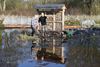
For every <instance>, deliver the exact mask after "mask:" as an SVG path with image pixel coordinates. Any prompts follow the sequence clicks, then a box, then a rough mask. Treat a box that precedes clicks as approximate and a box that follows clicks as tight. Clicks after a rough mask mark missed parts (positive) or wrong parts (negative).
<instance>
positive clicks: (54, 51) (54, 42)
mask: <svg viewBox="0 0 100 67" xmlns="http://www.w3.org/2000/svg"><path fill="white" fill-rule="evenodd" d="M55 47H56V46H55V39H53V54H54V53H55Z"/></svg>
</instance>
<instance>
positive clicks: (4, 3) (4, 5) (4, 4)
mask: <svg viewBox="0 0 100 67" xmlns="http://www.w3.org/2000/svg"><path fill="white" fill-rule="evenodd" d="M5 9H6V0H4V1H3V11H5Z"/></svg>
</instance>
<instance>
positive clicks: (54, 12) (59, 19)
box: [35, 4, 66, 31]
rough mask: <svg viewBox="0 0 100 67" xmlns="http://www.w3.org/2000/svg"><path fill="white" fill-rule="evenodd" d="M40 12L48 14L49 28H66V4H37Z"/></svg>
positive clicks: (58, 29)
mask: <svg viewBox="0 0 100 67" xmlns="http://www.w3.org/2000/svg"><path fill="white" fill-rule="evenodd" d="M35 8H36V10H37V12H38V14H39V15H40V14H41V13H42V12H44V13H45V14H46V16H47V29H48V30H53V31H62V30H64V13H65V9H66V8H65V5H64V4H45V5H36V6H35Z"/></svg>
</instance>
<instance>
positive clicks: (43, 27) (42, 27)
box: [38, 13, 47, 31]
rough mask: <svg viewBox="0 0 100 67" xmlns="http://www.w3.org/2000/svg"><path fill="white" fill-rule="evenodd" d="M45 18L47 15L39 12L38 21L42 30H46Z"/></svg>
mask: <svg viewBox="0 0 100 67" xmlns="http://www.w3.org/2000/svg"><path fill="white" fill-rule="evenodd" d="M46 19H47V17H46V16H45V15H44V13H41V16H40V17H39V20H38V22H39V23H40V24H41V29H42V30H43V31H44V30H46V24H47V22H46Z"/></svg>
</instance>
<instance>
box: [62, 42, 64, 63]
mask: <svg viewBox="0 0 100 67" xmlns="http://www.w3.org/2000/svg"><path fill="white" fill-rule="evenodd" d="M61 58H62V63H64V46H63V44H62V47H61Z"/></svg>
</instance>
